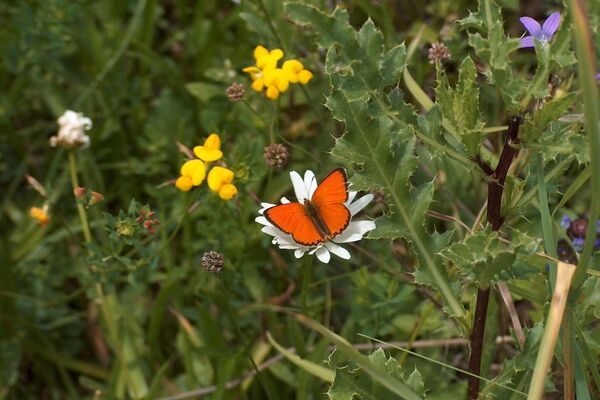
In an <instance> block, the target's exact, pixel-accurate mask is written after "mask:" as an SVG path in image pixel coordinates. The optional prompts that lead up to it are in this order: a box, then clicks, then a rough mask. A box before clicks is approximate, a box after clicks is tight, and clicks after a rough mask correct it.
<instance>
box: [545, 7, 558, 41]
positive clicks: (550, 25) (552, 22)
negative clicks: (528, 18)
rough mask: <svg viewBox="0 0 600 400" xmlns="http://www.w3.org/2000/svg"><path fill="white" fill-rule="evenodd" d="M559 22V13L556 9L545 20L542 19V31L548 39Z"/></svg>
mask: <svg viewBox="0 0 600 400" xmlns="http://www.w3.org/2000/svg"><path fill="white" fill-rule="evenodd" d="M559 24H560V13H559V12H558V11H557V12H555V13H552V15H550V16H549V17H548V18H547V19H546V21H544V25H543V26H542V31H543V32H544V34H545V35H546V38H547V39H550V38H551V37H552V36H553V35H554V32H556V30H557V29H558V25H559Z"/></svg>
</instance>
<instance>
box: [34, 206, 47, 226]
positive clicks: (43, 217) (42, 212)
mask: <svg viewBox="0 0 600 400" xmlns="http://www.w3.org/2000/svg"><path fill="white" fill-rule="evenodd" d="M29 215H30V216H31V217H32V218H34V219H36V220H37V221H38V223H39V224H40V225H41V226H46V225H48V224H49V223H50V216H49V215H48V206H44V208H39V207H31V208H30V209H29Z"/></svg>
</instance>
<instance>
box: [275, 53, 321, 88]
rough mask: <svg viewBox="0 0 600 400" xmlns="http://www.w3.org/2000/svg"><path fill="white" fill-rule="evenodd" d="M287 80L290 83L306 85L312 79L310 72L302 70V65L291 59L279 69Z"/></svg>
mask: <svg viewBox="0 0 600 400" xmlns="http://www.w3.org/2000/svg"><path fill="white" fill-rule="evenodd" d="M281 68H282V69H283V71H284V72H285V74H286V76H287V78H288V80H289V81H290V82H292V83H298V82H299V83H301V84H303V85H305V84H307V83H308V82H309V81H310V80H311V79H312V77H313V74H312V72H310V71H309V70H307V69H305V68H304V65H302V63H301V62H300V61H298V60H295V59H291V60H287V61H286V62H284V63H283V66H282V67H281Z"/></svg>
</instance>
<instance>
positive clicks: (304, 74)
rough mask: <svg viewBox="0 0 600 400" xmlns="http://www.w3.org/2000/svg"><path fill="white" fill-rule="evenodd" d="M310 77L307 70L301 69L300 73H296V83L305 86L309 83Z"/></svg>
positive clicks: (310, 74)
mask: <svg viewBox="0 0 600 400" xmlns="http://www.w3.org/2000/svg"><path fill="white" fill-rule="evenodd" d="M312 77H313V73H312V72H310V71H309V70H307V69H303V70H302V71H300V72H298V82H300V83H301V84H303V85H306V84H307V83H308V82H310V80H311V79H312Z"/></svg>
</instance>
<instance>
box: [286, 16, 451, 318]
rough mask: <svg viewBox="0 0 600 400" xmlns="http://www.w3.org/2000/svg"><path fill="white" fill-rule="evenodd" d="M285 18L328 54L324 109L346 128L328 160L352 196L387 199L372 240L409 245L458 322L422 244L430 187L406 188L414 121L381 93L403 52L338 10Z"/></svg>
mask: <svg viewBox="0 0 600 400" xmlns="http://www.w3.org/2000/svg"><path fill="white" fill-rule="evenodd" d="M287 12H288V13H289V14H290V16H291V17H292V18H294V19H295V20H296V21H297V22H299V23H304V24H308V23H310V26H311V27H312V29H314V30H315V31H316V32H317V37H318V39H317V40H318V42H319V43H320V44H321V45H322V46H324V47H328V48H329V50H328V51H327V61H326V70H327V73H328V75H329V77H330V80H331V84H332V87H333V88H332V91H331V93H330V94H329V96H328V97H327V103H326V106H327V108H329V109H330V110H331V112H332V114H333V117H334V118H335V119H337V120H338V121H342V122H343V123H344V125H345V127H346V132H345V134H344V135H343V136H342V137H340V138H337V139H336V144H335V147H334V148H333V150H332V155H333V156H334V157H335V158H336V159H339V160H341V161H343V162H345V163H346V164H347V165H352V167H353V170H354V171H355V174H354V175H353V176H352V184H353V185H354V187H355V188H356V189H357V190H370V189H373V188H375V189H381V190H383V191H384V192H385V193H386V195H387V196H388V198H389V199H390V205H391V207H390V211H389V212H388V215H386V216H383V217H380V218H379V219H378V220H377V230H376V231H375V233H373V234H371V236H370V237H371V238H389V239H394V238H406V239H407V240H409V241H410V242H412V243H414V246H415V248H416V252H417V254H418V256H419V258H420V263H421V267H423V268H427V269H428V272H429V274H430V275H431V276H432V277H433V280H432V283H433V284H435V286H436V288H437V289H439V290H440V291H441V292H442V293H443V296H444V298H445V300H446V302H447V303H448V306H449V309H450V311H451V313H453V314H454V315H455V316H457V317H460V316H461V315H462V307H461V306H460V305H459V304H458V301H457V300H456V297H455V294H454V293H453V292H452V289H451V288H450V286H449V284H448V278H447V276H446V274H445V271H443V270H441V269H440V267H439V266H438V265H436V263H435V260H434V257H433V256H432V255H431V254H430V249H428V248H427V245H426V242H425V237H426V233H425V230H424V216H425V212H426V211H427V209H428V207H429V203H430V202H431V199H432V196H433V183H432V182H430V183H426V184H423V185H421V186H419V187H416V186H414V185H412V184H411V182H410V178H411V176H412V175H413V173H414V172H415V169H416V166H417V157H416V154H415V143H416V141H415V137H414V127H413V126H412V125H411V124H410V120H411V119H413V118H414V117H413V116H412V113H411V112H410V108H409V107H406V106H404V107H402V108H400V109H394V108H393V103H391V102H389V101H388V99H387V98H386V96H385V95H384V89H385V85H386V84H390V83H392V82H394V80H395V79H397V77H399V76H400V73H401V71H402V67H403V66H404V57H402V56H400V55H401V54H403V53H404V52H400V51H398V50H395V49H391V50H389V51H388V52H384V51H383V39H382V35H381V33H380V32H379V31H377V30H375V29H374V28H373V24H372V22H370V21H367V22H366V23H365V24H364V25H363V26H362V27H361V29H360V30H358V31H355V30H354V29H352V28H351V27H350V26H349V25H348V15H347V13H346V11H344V10H342V9H339V8H338V9H336V11H334V13H333V14H332V15H331V16H328V15H325V14H323V13H322V12H321V11H319V10H318V9H316V8H314V7H309V6H305V5H301V4H289V5H288V7H287ZM390 59H391V60H393V62H392V67H390V66H389V63H390V61H389V60H390Z"/></svg>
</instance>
